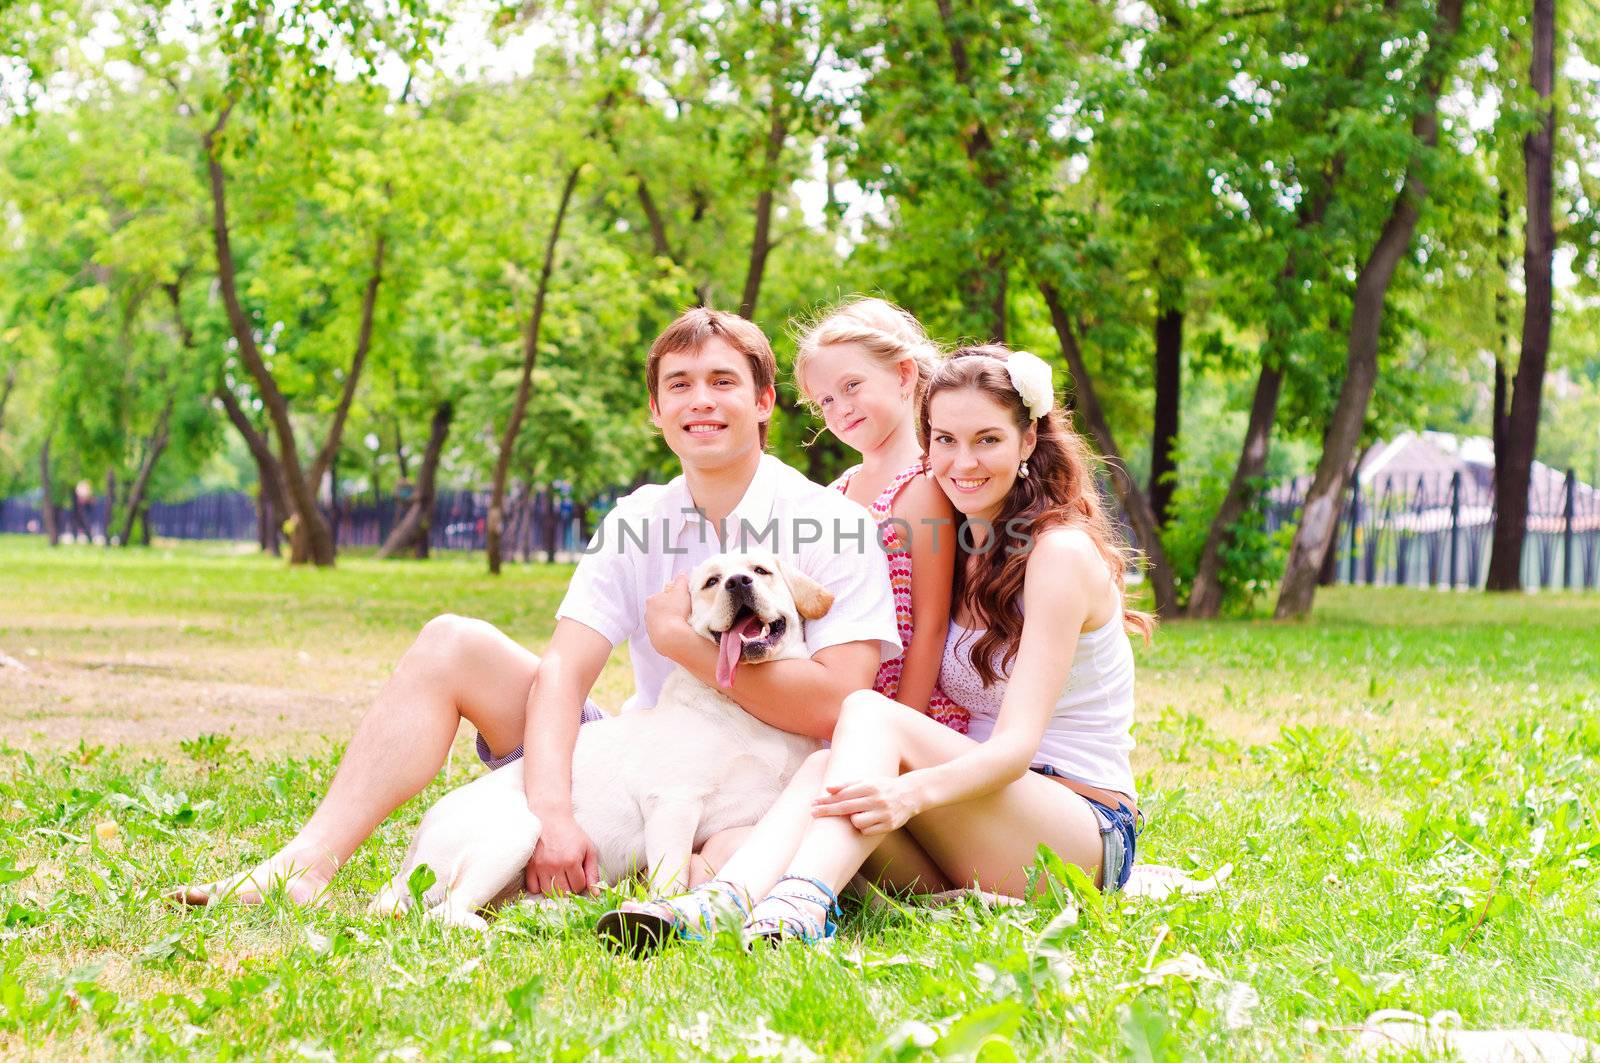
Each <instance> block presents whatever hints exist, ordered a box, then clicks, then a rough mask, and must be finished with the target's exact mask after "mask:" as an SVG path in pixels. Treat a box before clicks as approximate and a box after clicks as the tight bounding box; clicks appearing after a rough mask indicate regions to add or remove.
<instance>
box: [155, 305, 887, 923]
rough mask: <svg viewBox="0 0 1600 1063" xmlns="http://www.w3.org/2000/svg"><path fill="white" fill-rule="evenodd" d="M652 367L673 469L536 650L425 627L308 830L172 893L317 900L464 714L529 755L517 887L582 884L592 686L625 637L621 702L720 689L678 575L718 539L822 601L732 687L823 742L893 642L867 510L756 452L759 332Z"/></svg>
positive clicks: (670, 336) (471, 628)
mask: <svg viewBox="0 0 1600 1063" xmlns="http://www.w3.org/2000/svg"><path fill="white" fill-rule="evenodd" d="M645 375H646V382H647V385H648V388H649V393H650V419H651V421H652V422H653V423H654V424H655V425H656V427H657V428H659V429H660V431H661V433H662V436H663V438H665V440H666V443H667V446H668V447H670V448H671V450H672V451H673V453H674V454H676V455H677V456H678V459H679V461H680V462H681V463H682V466H683V475H682V476H680V477H678V478H676V479H674V480H673V481H672V482H671V483H668V484H665V485H655V484H652V485H646V486H645V487H641V488H640V489H639V490H637V491H635V492H633V493H632V494H630V495H628V496H627V497H626V498H624V499H623V500H622V501H621V502H619V503H618V504H617V506H616V508H615V509H614V510H613V511H612V512H611V513H610V514H608V515H607V517H606V520H605V521H604V522H603V523H602V525H601V527H600V529H599V531H598V532H597V533H596V535H595V539H594V542H593V543H591V544H590V551H589V552H588V553H587V554H586V555H585V556H584V558H583V559H582V561H580V562H579V565H578V569H577V571H576V572H575V573H574V574H573V577H572V582H571V585H570V586H569V587H568V590H567V594H566V597H565V598H564V599H563V600H562V603H561V606H560V608H559V609H558V610H557V613H556V617H557V620H556V629H555V633H554V635H552V636H551V639H550V644H549V646H548V647H547V649H546V651H545V654H544V656H543V657H542V658H540V657H537V656H535V655H534V654H532V653H530V652H528V651H527V650H525V649H523V648H522V647H521V646H519V645H517V644H516V643H514V642H512V641H511V639H509V638H507V637H506V636H505V635H504V634H502V633H501V632H500V631H498V630H496V629H495V628H494V627H493V626H491V625H489V624H487V623H485V622H483V621H480V620H470V619H466V618H463V617H458V616H441V617H437V618H435V619H433V620H431V621H429V622H428V623H427V625H426V626H424V628H423V630H422V633H421V635H420V636H418V638H417V641H416V642H415V643H414V644H413V645H412V646H411V648H410V649H409V650H407V651H406V653H405V655H404V656H403V657H402V658H401V660H400V663H399V665H398V666H397V667H396V668H395V671H394V674H393V675H392V676H391V677H390V679H389V681H388V683H386V684H385V685H384V687H383V689H382V690H381V691H380V692H379V694H378V697H377V700H376V701H375V702H374V703H373V706H372V708H371V709H370V710H368V712H367V714H366V716H365V717H363V719H362V721H361V723H360V725H359V726H358V727H357V728H356V733H355V737H354V738H353V739H352V740H351V742H350V745H349V747H348V748H347V749H346V751H345V754H344V758H343V760H342V761H341V762H340V764H339V769H338V771H337V772H336V773H335V775H334V778H333V782H332V783H331V784H330V785H329V787H328V793H327V795H326V796H325V797H324V798H323V799H322V802H321V804H319V805H318V806H317V809H316V811H315V812H314V813H313V814H312V816H311V818H310V820H308V821H307V822H306V824H305V826H304V827H303V828H301V830H300V832H299V833H298V834H297V835H296V836H295V837H294V838H293V839H292V840H291V841H290V842H289V843H288V844H287V845H285V846H284V847H283V848H282V849H280V850H279V851H278V852H276V853H274V854H273V855H272V856H271V857H269V858H268V859H267V860H265V861H263V862H262V863H261V864H259V865H257V866H256V867H254V868H251V869H249V870H247V871H244V872H241V873H239V874H237V875H234V876H232V877H230V878H227V879H223V880H220V881H218V882H214V883H209V884H206V885H203V886H192V887H185V888H183V889H181V890H178V891H177V892H176V893H174V896H175V897H177V898H179V899H181V900H183V901H186V902H188V903H190V904H204V903H207V902H208V901H209V900H211V899H213V898H216V899H218V900H222V899H232V900H237V901H241V902H244V903H259V902H260V900H261V899H262V895H263V894H264V893H265V892H266V891H267V890H269V889H272V888H274V887H278V886H281V887H282V888H283V889H284V890H285V892H286V893H287V895H288V896H289V897H290V898H291V899H293V900H294V901H296V902H298V903H308V902H312V901H315V900H316V899H317V898H319V897H320V896H321V895H322V894H323V892H324V891H325V889H326V887H327V885H328V883H329V882H330V881H331V880H332V878H333V875H334V872H335V871H336V870H337V869H338V868H339V867H340V866H341V865H342V864H343V863H344V862H345V861H346V860H348V859H349V858H350V855H351V854H352V853H353V852H355V850H356V847H357V846H359V845H360V844H361V842H363V841H364V840H366V838H367V837H369V836H370V835H371V833H372V832H373V830H375V829H376V828H377V826H378V824H380V823H382V822H383V820H384V819H385V818H386V817H387V816H388V815H389V813H391V812H392V811H394V810H395V809H396V808H398V807H399V806H400V805H401V804H402V803H404V802H405V801H406V800H408V799H409V798H411V797H412V796H414V795H415V794H417V793H418V792H419V791H421V790H422V788H423V787H424V786H426V785H427V784H428V783H429V782H431V781H432V780H433V778H434V776H435V775H437V774H438V772H439V769H440V767H441V766H442V765H443V764H444V760H445V756H446V755H447V754H448V752H449V749H450V744H451V742H452V741H453V740H454V738H455V734H456V731H457V728H458V727H459V725H460V722H461V721H462V720H467V721H468V722H470V723H471V724H472V725H473V726H475V727H476V728H477V730H478V750H479V754H480V756H482V758H483V759H484V761H485V763H487V764H489V765H491V766H498V765H500V764H504V763H506V762H508V761H509V760H512V759H514V758H515V757H517V756H519V755H521V754H522V751H523V750H524V749H526V750H527V760H528V763H527V769H526V771H525V772H524V776H525V780H526V787H527V793H528V807H529V808H531V809H532V810H533V811H534V812H535V813H536V814H537V815H538V816H539V819H540V821H541V822H542V824H543V826H544V830H543V832H542V833H541V835H540V838H539V846H538V849H537V850H536V851H535V852H534V855H533V859H532V861H531V862H530V863H529V865H528V872H527V886H528V890H529V891H530V892H533V893H541V894H557V893H563V892H577V891H583V890H587V889H590V888H592V887H593V886H594V885H595V881H596V861H595V850H594V845H593V843H592V842H591V841H590V839H589V838H588V837H587V836H586V835H585V834H584V832H583V830H582V828H581V827H579V826H578V824H577V822H576V821H575V820H574V819H573V815H572V802H571V793H572V749H573V744H574V742H575V741H576V740H577V732H578V727H579V725H580V723H581V722H582V721H583V720H585V719H596V718H598V717H599V715H600V713H601V711H602V710H600V709H599V707H598V706H596V705H595V704H594V703H593V702H592V701H590V700H588V698H589V693H590V691H591V690H592V689H593V687H594V684H595V681H596V680H597V679H598V678H599V676H600V670H601V669H602V668H603V667H604V665H605V663H606V660H607V658H609V657H610V655H611V651H612V649H613V648H615V647H616V646H618V645H621V644H622V643H623V642H627V643H628V648H629V653H630V656H631V658H632V663H633V672H634V680H635V684H636V693H635V694H634V695H633V697H632V698H630V699H629V702H628V704H627V705H625V706H624V709H625V710H627V709H636V708H648V707H649V706H651V705H653V704H654V703H655V699H656V696H657V694H658V693H659V692H660V689H661V685H662V683H663V682H664V681H665V680H666V677H667V675H668V674H669V673H670V672H671V671H672V669H673V668H674V667H676V666H679V665H681V666H683V667H685V668H688V669H689V670H690V671H691V672H693V673H694V674H695V675H696V676H698V677H699V678H700V679H702V680H704V681H706V682H708V683H711V682H715V678H716V670H717V648H716V647H715V646H714V645H713V644H712V643H710V642H709V641H707V640H705V639H701V638H697V637H690V638H685V637H683V636H684V633H685V632H687V631H688V614H689V590H688V586H687V583H686V576H687V573H688V572H689V571H690V569H692V568H693V567H694V566H695V565H696V564H698V563H699V562H700V561H702V560H704V559H705V558H706V557H709V556H711V555H712V554H714V553H718V552H720V551H721V550H723V549H730V550H737V549H740V548H741V547H743V546H750V547H752V548H756V547H759V548H762V549H767V550H771V551H773V552H774V553H777V554H778V555H779V556H780V557H782V558H783V559H784V560H786V561H790V562H793V563H795V564H797V565H798V567H799V568H800V569H801V570H802V571H804V572H806V573H807V574H808V575H810V576H811V577H812V578H813V579H815V580H817V581H818V582H819V583H821V584H823V585H824V586H825V587H827V588H828V590H830V591H831V592H832V593H833V596H834V605H833V608H832V609H831V610H830V611H829V612H828V614H827V616H825V617H823V618H822V619H820V620H816V621H812V622H811V623H809V624H808V625H807V630H806V644H807V646H808V647H809V648H810V649H811V651H812V657H811V659H810V660H788V661H777V662H773V663H771V664H767V665H763V666H762V667H760V668H744V669H739V670H738V671H737V672H736V674H735V679H734V683H733V686H732V688H731V689H730V690H729V691H728V693H729V694H730V695H731V696H732V697H733V698H734V700H735V701H737V702H738V703H739V704H740V705H741V706H743V707H744V708H745V710H746V711H748V712H750V713H752V714H754V715H755V716H757V717H759V718H761V719H762V720H765V721H766V722H768V723H771V724H773V725H775V726H777V727H781V728H783V729H785V730H788V731H792V732H795V733H799V734H806V735H811V736H814V737H818V738H826V737H828V736H829V735H830V734H831V733H832V731H833V725H834V721H835V719H836V718H837V716H838V712H839V707H840V704H841V703H842V702H843V700H844V697H845V695H846V694H849V693H850V692H851V691H854V690H860V689H865V688H869V687H871V686H872V682H873V678H874V676H875V675H876V673H877V669H878V665H879V663H880V662H881V661H882V660H885V659H888V658H890V657H893V656H894V655H895V654H897V653H898V652H899V650H900V643H899V639H898V636H897V633H896V627H895V615H894V601H893V597H892V595H891V593H890V589H889V575H888V567H887V563H886V561H885V559H884V556H883V553H882V550H881V548H880V547H879V546H878V541H877V534H876V529H875V528H874V527H873V526H872V523H871V518H870V516H869V515H868V514H867V512H866V511H865V510H864V509H862V508H861V507H860V506H857V505H856V504H855V503H853V502H850V501H848V500H847V499H845V498H844V496H843V495H842V494H840V493H838V492H836V491H831V490H828V489H826V488H823V487H819V486H818V485H816V484H814V483H812V482H811V481H809V480H807V479H806V478H805V477H804V476H802V475H801V474H800V473H798V472H796V471H795V470H793V469H791V468H789V467H788V466H786V465H784V464H783V463H782V462H780V461H778V460H777V459H776V458H773V457H770V456H768V455H766V454H765V453H764V447H765V445H766V434H767V423H768V421H769V420H770V418H771V416H772V409H773V404H774V402H775V400H776V394H775V392H774V390H773V385H774V380H775V378H776V375H777V366H776V361H775V359H774V358H773V354H772V347H771V345H770V344H769V343H768V342H767V339H766V337H765V336H764V335H763V334H762V333H761V330H760V329H758V328H757V327H756V326H755V325H753V324H751V323H750V322H748V321H745V320H744V319H742V318H739V317H736V316H734V315H732V314H727V313H723V312H720V311H716V310H708V309H703V308H696V309H693V310H689V311H686V312H685V313H684V314H682V315H681V316H680V317H679V318H678V319H677V320H676V321H674V322H673V323H672V324H671V325H670V326H668V328H667V329H666V331H665V332H663V333H662V334H661V336H660V337H659V338H657V340H656V342H655V343H654V344H653V345H652V346H651V348H650V355H649V360H648V362H647V364H646V370H645ZM653 642H654V644H653ZM657 645H660V646H663V647H670V651H671V654H672V656H671V657H667V656H663V654H662V653H661V652H659V651H658V649H657Z"/></svg>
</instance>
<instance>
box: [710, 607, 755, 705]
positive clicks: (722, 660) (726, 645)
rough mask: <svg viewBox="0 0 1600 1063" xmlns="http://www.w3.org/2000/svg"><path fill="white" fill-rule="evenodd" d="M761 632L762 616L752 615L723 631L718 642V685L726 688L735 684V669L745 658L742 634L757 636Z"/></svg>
mask: <svg viewBox="0 0 1600 1063" xmlns="http://www.w3.org/2000/svg"><path fill="white" fill-rule="evenodd" d="M759 634H761V618H760V617H758V616H752V617H749V618H747V619H746V620H745V622H744V623H742V624H737V625H735V626H734V627H731V628H729V629H728V630H727V631H724V632H723V633H722V641H721V642H719V643H718V644H717V685H718V686H720V687H722V688H723V689H724V690H726V689H727V688H728V687H731V686H733V670H734V669H735V668H737V667H739V662H740V661H741V660H743V659H744V639H743V638H742V637H741V636H742V635H748V636H749V637H751V638H755V637H756V636H757V635H759Z"/></svg>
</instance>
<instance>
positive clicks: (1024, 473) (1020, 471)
mask: <svg viewBox="0 0 1600 1063" xmlns="http://www.w3.org/2000/svg"><path fill="white" fill-rule="evenodd" d="M1017 475H1018V476H1020V477H1022V478H1023V479H1024V480H1026V479H1027V478H1028V459H1027V458H1023V459H1022V464H1021V465H1018V466H1017Z"/></svg>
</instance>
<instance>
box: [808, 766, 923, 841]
mask: <svg viewBox="0 0 1600 1063" xmlns="http://www.w3.org/2000/svg"><path fill="white" fill-rule="evenodd" d="M909 780H910V776H908V775H886V776H882V777H880V778H876V779H861V780H859V781H857V782H850V783H840V784H838V785H835V786H825V787H823V790H822V793H821V794H819V795H818V796H817V798H816V799H815V800H814V801H812V802H811V814H812V815H813V816H816V817H820V816H849V817H850V825H851V826H852V827H854V828H855V829H856V830H858V831H860V832H861V833H862V834H866V835H869V836H871V835H875V834H888V833H889V832H890V831H896V830H899V829H900V828H901V827H903V826H905V825H906V822H907V821H908V820H910V819H911V818H912V817H913V816H915V815H917V814H918V813H919V812H921V811H922V810H923V804H922V799H921V795H920V793H919V792H918V790H917V786H916V784H915V783H914V782H912V781H909Z"/></svg>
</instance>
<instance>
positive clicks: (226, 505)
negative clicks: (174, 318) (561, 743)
mask: <svg viewBox="0 0 1600 1063" xmlns="http://www.w3.org/2000/svg"><path fill="white" fill-rule="evenodd" d="M1308 482H1309V480H1308V478H1301V479H1300V480H1297V481H1293V482H1290V483H1287V484H1282V485H1280V486H1278V487H1277V488H1274V489H1273V490H1272V491H1271V492H1269V494H1268V499H1267V507H1266V508H1267V514H1266V516H1267V528H1268V530H1269V531H1274V530H1277V529H1279V528H1282V527H1284V526H1286V525H1289V524H1293V523H1294V522H1295V521H1297V520H1298V519H1299V515H1300V508H1301V504H1302V502H1303V501H1304V495H1305V490H1306V487H1307V485H1308ZM613 498H614V493H607V495H606V496H604V497H603V498H601V499H599V500H597V503H596V504H597V505H601V506H605V505H609V504H610V502H611V500H612V499H613ZM405 505H406V503H405V502H403V501H401V500H398V499H396V498H394V497H393V496H387V495H385V496H379V497H372V496H370V495H369V496H357V497H352V498H345V499H341V501H340V505H339V507H338V509H337V510H333V511H329V512H327V513H326V514H325V515H326V516H328V518H329V519H330V521H331V522H332V524H333V526H334V528H335V532H336V535H337V537H338V542H339V545H340V546H368V547H375V546H377V545H379V544H381V543H382V542H383V541H384V539H385V538H387V537H388V534H389V531H390V529H391V528H393V527H394V524H395V522H396V521H397V520H398V519H399V518H400V516H401V515H402V514H403V513H404V511H405ZM108 509H109V507H108V506H107V504H106V502H105V500H104V499H95V500H92V501H90V502H87V503H85V504H82V505H79V506H76V507H68V506H59V507H57V521H58V524H57V526H58V527H59V528H60V529H61V530H62V533H63V535H65V536H69V537H74V538H80V539H82V538H87V539H91V540H94V541H101V542H103V541H105V540H106V538H108V537H109V535H110V534H111V533H112V531H114V529H111V528H109V527H108V517H109V516H110V514H109V513H108V512H107V511H108ZM488 512H489V493H488V492H487V491H440V492H439V493H438V496H437V498H436V501H435V505H434V517H433V525H432V528H431V529H430V533H429V543H430V545H431V546H432V547H434V548H435V549H449V550H481V549H483V547H484V522H485V519H486V518H487V516H488ZM1494 520H1495V505H1494V485H1493V481H1492V480H1491V479H1489V478H1488V477H1486V476H1485V477H1479V476H1476V475H1473V474H1472V473H1470V472H1469V473H1467V474H1465V475H1463V474H1462V473H1461V472H1454V473H1435V474H1428V473H1424V474H1421V475H1417V476H1410V477H1394V476H1382V477H1378V478H1376V479H1374V480H1372V481H1369V482H1367V483H1363V484H1361V487H1360V490H1359V491H1351V490H1350V489H1348V488H1347V489H1346V491H1345V495H1344V502H1343V508H1342V510H1341V514H1340V520H1339V528H1338V531H1337V533H1336V540H1335V547H1334V552H1333V556H1332V558H1331V569H1332V570H1331V572H1330V573H1329V575H1331V576H1332V577H1333V578H1334V579H1335V580H1336V581H1338V582H1341V583H1365V584H1372V585H1386V586H1411V587H1464V588H1475V587H1482V586H1483V584H1484V580H1485V578H1486V576H1487V574H1488V567H1489V548H1490V540H1491V536H1492V534H1493V530H1494ZM149 521H150V531H151V534H153V535H156V536H160V537H164V538H172V539H231V540H238V541H249V540H253V539H255V538H256V537H257V533H258V525H257V514H256V507H255V502H254V500H253V499H252V498H251V497H250V496H249V495H246V494H244V493H242V492H217V493H213V494H206V495H200V496H198V497H196V498H191V499H188V500H186V501H183V502H157V503H155V504H153V505H152V506H151V507H150V514H149ZM41 530H42V520H41V514H40V511H39V509H38V506H37V504H36V503H34V502H30V501H28V500H25V499H16V498H13V499H4V500H0V532H13V533H18V532H20V533H35V534H36V533H38V532H39V531H41ZM588 530H589V525H588V522H587V510H586V509H585V508H584V507H582V506H579V505H575V504H574V503H573V502H572V501H571V500H570V499H569V498H567V497H566V496H565V494H564V493H563V492H559V491H556V492H547V491H522V490H519V491H515V492H513V493H512V495H511V497H510V498H509V499H508V501H507V506H506V536H505V550H506V555H507V556H508V557H513V558H517V557H520V558H523V559H527V558H531V557H536V556H541V555H548V554H549V553H551V552H552V549H553V551H554V553H555V554H556V555H558V556H570V555H571V554H572V553H573V552H575V551H577V550H580V549H581V548H582V546H583V544H584V543H585V542H586V541H587V539H588ZM1522 566H1523V567H1522V577H1523V585H1524V586H1526V587H1540V588H1546V589H1550V588H1563V587H1564V588H1582V589H1588V590H1594V589H1597V588H1600V491H1597V490H1596V489H1595V488H1593V487H1590V486H1589V485H1587V484H1583V483H1580V482H1578V480H1577V477H1576V476H1574V475H1573V474H1572V473H1571V472H1568V473H1567V475H1566V477H1565V478H1564V479H1563V478H1561V477H1559V476H1544V477H1536V478H1535V480H1534V484H1533V487H1532V490H1531V491H1530V493H1529V506H1528V536H1527V541H1526V544H1525V546H1524V548H1523V560H1522Z"/></svg>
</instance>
